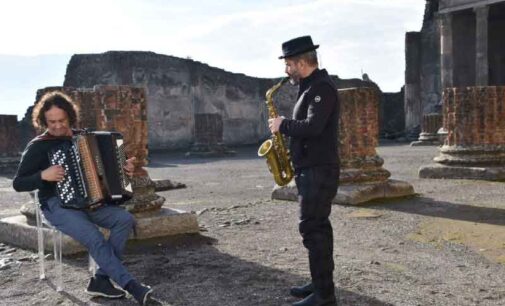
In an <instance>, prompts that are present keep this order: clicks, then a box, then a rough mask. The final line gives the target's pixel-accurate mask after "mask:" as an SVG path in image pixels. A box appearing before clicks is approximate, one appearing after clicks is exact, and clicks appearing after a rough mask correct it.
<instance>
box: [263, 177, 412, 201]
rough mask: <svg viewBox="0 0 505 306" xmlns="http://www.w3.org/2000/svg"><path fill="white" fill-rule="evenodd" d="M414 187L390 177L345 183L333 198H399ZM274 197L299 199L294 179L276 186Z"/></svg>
mask: <svg viewBox="0 0 505 306" xmlns="http://www.w3.org/2000/svg"><path fill="white" fill-rule="evenodd" d="M414 194H415V192H414V187H412V185H410V184H409V183H407V182H403V181H398V180H391V179H388V180H386V181H382V182H374V183H360V184H345V185H341V186H339V187H338V193H337V195H336V196H335V198H334V199H333V201H332V202H333V203H334V204H341V205H359V204H364V203H366V202H368V201H372V200H378V199H386V198H398V197H405V196H411V195H414ZM272 199H277V200H288V201H297V200H298V190H297V188H296V184H295V182H294V181H291V182H290V183H289V184H288V185H286V186H284V187H280V186H275V187H274V190H273V191H272Z"/></svg>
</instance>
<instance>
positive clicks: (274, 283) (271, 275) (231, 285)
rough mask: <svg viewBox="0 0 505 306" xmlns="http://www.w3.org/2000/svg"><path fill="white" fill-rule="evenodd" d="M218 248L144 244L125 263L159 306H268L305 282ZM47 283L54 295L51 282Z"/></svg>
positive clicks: (199, 241)
mask: <svg viewBox="0 0 505 306" xmlns="http://www.w3.org/2000/svg"><path fill="white" fill-rule="evenodd" d="M217 244H219V241H218V240H216V239H213V238H209V237H206V236H202V235H181V236H177V237H169V238H166V239H156V240H149V241H147V242H146V241H143V242H138V243H133V244H129V245H128V250H127V255H126V258H125V259H126V260H125V262H126V265H127V267H128V268H129V269H130V271H132V274H134V275H136V276H137V277H138V278H139V280H140V281H141V282H143V283H146V284H149V285H151V286H153V288H154V290H155V293H154V296H155V297H156V298H157V299H159V300H160V301H162V302H163V303H164V304H163V305H172V306H202V305H229V306H236V305H246V306H255V305H258V306H259V305H261V306H266V305H272V306H273V305H291V303H293V302H295V301H296V299H294V298H292V297H290V296H289V295H288V294H287V292H288V288H289V287H291V286H294V285H299V284H303V283H305V282H306V281H307V280H306V279H305V278H303V277H301V276H299V275H295V274H292V273H289V272H287V271H282V270H279V269H275V268H271V267H266V266H263V265H261V264H258V263H255V262H249V261H247V260H243V259H240V258H237V257H234V256H231V255H229V254H225V253H222V252H221V251H219V250H218V249H217V248H216V245H217ZM65 263H66V264H70V265H79V266H84V265H85V263H84V260H83V259H82V258H77V257H75V256H74V257H70V258H66V260H65ZM83 269H84V267H83ZM46 282H48V284H49V287H51V288H52V290H54V289H55V288H54V285H53V284H52V283H51V282H50V280H48V281H46ZM83 286H85V284H83ZM72 291H73V290H72ZM336 292H337V294H338V296H339V300H340V303H339V305H377V306H389V305H392V304H389V303H384V302H382V301H379V300H377V299H374V298H372V297H368V296H364V295H360V294H358V293H355V292H350V291H347V290H343V289H339V288H336ZM60 298H62V299H64V300H68V301H69V302H71V303H74V304H76V305H87V304H88V302H89V300H88V299H87V298H80V297H78V296H76V295H74V294H72V292H67V291H64V292H61V293H60ZM91 301H92V302H93V303H95V304H100V305H135V302H134V301H133V300H132V299H127V300H125V299H121V300H107V299H103V298H93V299H91Z"/></svg>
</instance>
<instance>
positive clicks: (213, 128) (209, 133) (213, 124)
mask: <svg viewBox="0 0 505 306" xmlns="http://www.w3.org/2000/svg"><path fill="white" fill-rule="evenodd" d="M195 142H196V143H199V144H218V143H222V142H223V118H221V115H220V114H195Z"/></svg>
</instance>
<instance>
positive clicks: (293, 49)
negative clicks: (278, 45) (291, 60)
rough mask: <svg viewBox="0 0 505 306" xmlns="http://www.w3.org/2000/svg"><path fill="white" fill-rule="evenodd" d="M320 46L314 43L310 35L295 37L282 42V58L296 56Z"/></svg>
mask: <svg viewBox="0 0 505 306" xmlns="http://www.w3.org/2000/svg"><path fill="white" fill-rule="evenodd" d="M317 48H319V45H314V44H313V43H312V38H311V37H310V36H301V37H297V38H293V39H291V40H288V41H286V42H285V43H283V44H282V56H279V58H280V59H282V58H287V57H291V56H295V55H298V54H302V53H305V52H309V51H312V50H316V49H317Z"/></svg>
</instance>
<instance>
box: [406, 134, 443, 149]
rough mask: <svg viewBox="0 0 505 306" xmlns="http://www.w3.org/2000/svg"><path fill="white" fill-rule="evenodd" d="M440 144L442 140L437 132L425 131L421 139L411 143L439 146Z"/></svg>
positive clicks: (413, 144) (414, 144)
mask: <svg viewBox="0 0 505 306" xmlns="http://www.w3.org/2000/svg"><path fill="white" fill-rule="evenodd" d="M437 145H440V140H439V138H438V135H437V134H436V133H426V132H423V133H421V134H420V135H419V140H417V141H413V142H411V143H410V146H411V147H416V146H437Z"/></svg>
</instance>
